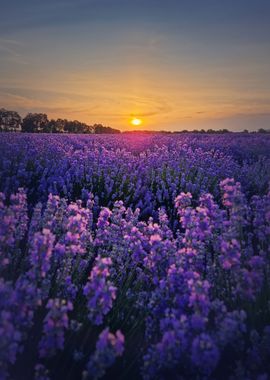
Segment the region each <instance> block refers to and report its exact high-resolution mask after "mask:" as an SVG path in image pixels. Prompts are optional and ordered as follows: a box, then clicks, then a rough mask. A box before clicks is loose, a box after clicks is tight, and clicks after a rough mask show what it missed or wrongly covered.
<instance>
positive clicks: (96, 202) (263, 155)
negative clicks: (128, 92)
mask: <svg viewBox="0 0 270 380" xmlns="http://www.w3.org/2000/svg"><path fill="white" fill-rule="evenodd" d="M2 135H3V136H2V140H1V142H0V150H1V156H0V191H1V193H0V264H1V265H0V379H1V380H2V379H3V380H5V379H7V380H8V379H14V380H17V379H18V380H19V379H21V378H27V379H29V380H31V379H36V380H38V379H39V380H49V379H60V378H69V379H70V380H72V379H77V378H85V379H87V378H89V379H92V378H94V379H101V378H104V379H110V378H122V379H127V378H132V379H133V378H134V379H145V380H148V379H149V380H150V379H158V380H159V379H161V380H162V379H169V378H172V379H181V380H188V379H194V380H198V379H203V380H216V379H221V380H226V379H230V380H236V379H241V380H244V379H245V380H247V379H248V380H259V379H260V380H267V379H268V378H269V376H270V363H269V357H270V317H269V316H270V292H269V289H270V188H269V184H270V170H269V168H270V165H269V164H270V153H269V152H270V139H269V137H268V136H260V135H253V136H252V135H250V136H246V135H245V136H243V135H237V134H236V135H228V136H227V135H226V136H225V135H224V136H223V135H215V136H212V135H211V136H204V135H200V136H199V135H192V134H188V135H184V134H183V135H181V136H173V137H172V136H166V135H164V136H163V135H146V136H132V137H131V136H128V135H126V136H124V135H119V136H78V135H76V136H72V135H69V136H58V135H53V136H52V135H43V136H42V137H41V136H38V135H28V136H26V135H17V134H12V135H8V134H2Z"/></svg>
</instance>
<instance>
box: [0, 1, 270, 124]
mask: <svg viewBox="0 0 270 380" xmlns="http://www.w3.org/2000/svg"><path fill="white" fill-rule="evenodd" d="M269 19H270V1H266V0H256V1H255V0H254V1H253V0H245V1H244V0H237V1H236V0H235V1H232V0H226V1H219V0H215V1H214V0H204V1H201V0H189V1H188V0H178V1H176V0H166V1H161V0H144V1H142V0H136V1H130V0H76V1H75V0H74V1H71V0H54V1H52V0H47V1H46V2H45V1H40V0H30V1H21V0H9V1H6V0H2V2H1V13H0V107H1V106H2V107H5V108H9V109H15V110H18V111H19V112H20V113H21V114H22V115H24V114H25V113H27V112H46V113H47V114H48V115H49V117H66V118H70V119H78V120H81V121H85V122H89V123H95V122H102V123H104V124H108V125H111V126H114V127H119V128H121V129H123V130H124V129H128V128H130V126H129V121H130V118H132V117H133V116H136V117H140V118H142V120H143V125H142V128H147V129H182V128H187V129H194V128H208V127H209V128H230V129H234V130H241V129H244V128H248V129H257V128H261V127H263V128H267V127H269V125H270V123H269V122H270V23H269Z"/></svg>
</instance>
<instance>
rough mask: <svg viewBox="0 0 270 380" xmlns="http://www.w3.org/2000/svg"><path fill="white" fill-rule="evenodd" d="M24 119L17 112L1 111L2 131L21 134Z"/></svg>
mask: <svg viewBox="0 0 270 380" xmlns="http://www.w3.org/2000/svg"><path fill="white" fill-rule="evenodd" d="M21 124H22V118H21V116H20V115H19V114H18V113H17V112H15V111H8V110H6V109H5V108H1V109H0V131H1V132H20V131H21Z"/></svg>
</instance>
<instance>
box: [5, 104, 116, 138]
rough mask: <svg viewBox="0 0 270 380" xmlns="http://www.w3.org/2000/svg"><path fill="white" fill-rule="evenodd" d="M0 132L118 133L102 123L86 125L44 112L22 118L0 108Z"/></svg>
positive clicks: (13, 112)
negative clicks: (50, 117)
mask: <svg viewBox="0 0 270 380" xmlns="http://www.w3.org/2000/svg"><path fill="white" fill-rule="evenodd" d="M0 132H31V133H84V134H89V133H95V134H100V133H120V131H119V130H118V129H114V128H111V127H107V126H104V125H102V124H94V125H88V124H86V123H82V122H80V121H78V120H73V121H71V120H67V119H48V116H47V115H46V114H45V113H28V114H27V115H26V116H25V117H24V118H22V117H21V116H20V115H19V114H18V112H15V111H8V110H6V109H4V108H2V109H0Z"/></svg>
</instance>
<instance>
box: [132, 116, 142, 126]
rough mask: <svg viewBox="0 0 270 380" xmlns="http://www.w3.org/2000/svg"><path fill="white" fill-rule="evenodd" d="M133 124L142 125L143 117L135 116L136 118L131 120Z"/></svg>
mask: <svg viewBox="0 0 270 380" xmlns="http://www.w3.org/2000/svg"><path fill="white" fill-rule="evenodd" d="M131 124H132V125H135V126H138V125H141V124H142V120H141V119H138V118H137V117H134V118H133V119H132V120H131Z"/></svg>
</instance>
